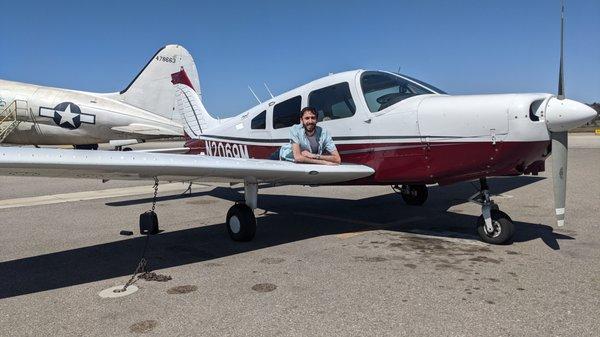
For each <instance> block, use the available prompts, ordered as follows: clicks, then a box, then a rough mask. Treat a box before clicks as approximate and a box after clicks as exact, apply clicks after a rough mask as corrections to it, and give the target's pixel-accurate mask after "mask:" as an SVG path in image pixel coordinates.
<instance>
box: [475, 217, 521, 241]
mask: <svg viewBox="0 0 600 337" xmlns="http://www.w3.org/2000/svg"><path fill="white" fill-rule="evenodd" d="M490 220H491V221H490V222H491V223H490V224H489V225H487V224H486V222H485V218H484V217H483V215H480V216H479V218H477V234H479V237H480V238H481V240H482V241H484V242H487V243H491V244H495V245H501V244H504V243H507V242H508V241H509V240H510V239H511V238H512V236H513V234H514V232H515V225H514V224H513V222H512V220H511V219H510V217H509V216H508V215H507V214H506V213H504V212H502V211H500V210H496V209H493V210H491V211H490Z"/></svg>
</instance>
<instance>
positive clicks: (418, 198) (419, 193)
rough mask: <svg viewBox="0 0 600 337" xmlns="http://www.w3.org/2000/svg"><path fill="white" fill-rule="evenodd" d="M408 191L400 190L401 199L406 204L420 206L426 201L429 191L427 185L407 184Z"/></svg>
mask: <svg viewBox="0 0 600 337" xmlns="http://www.w3.org/2000/svg"><path fill="white" fill-rule="evenodd" d="M407 189H408V192H406V193H405V192H402V193H401V194H402V199H404V202H405V203H406V204H407V205H411V206H421V205H423V204H424V203H425V201H427V196H428V195H429V192H428V190H427V185H408V186H407Z"/></svg>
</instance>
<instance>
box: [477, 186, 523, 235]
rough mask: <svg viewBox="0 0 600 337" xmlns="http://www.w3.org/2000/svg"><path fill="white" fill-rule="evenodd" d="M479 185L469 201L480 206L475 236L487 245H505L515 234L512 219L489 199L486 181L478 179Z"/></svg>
mask: <svg viewBox="0 0 600 337" xmlns="http://www.w3.org/2000/svg"><path fill="white" fill-rule="evenodd" d="M479 184H480V186H481V190H480V191H479V192H478V193H476V194H475V195H473V196H472V197H471V198H470V199H469V200H471V201H473V202H475V203H477V204H479V205H481V213H482V215H481V216H479V218H477V234H479V237H480V238H481V240H483V241H484V242H487V243H492V244H496V245H499V244H504V243H507V242H508V241H509V240H510V239H511V238H512V236H513V234H514V232H515V225H514V224H513V221H512V219H511V218H510V217H509V216H508V215H507V214H506V213H504V212H502V211H501V210H500V209H499V208H498V205H497V204H496V203H494V201H493V200H491V199H490V192H489V186H488V184H487V179H486V178H481V179H479Z"/></svg>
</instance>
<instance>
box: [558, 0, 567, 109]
mask: <svg viewBox="0 0 600 337" xmlns="http://www.w3.org/2000/svg"><path fill="white" fill-rule="evenodd" d="M564 28H565V2H564V0H563V1H561V7H560V66H559V68H558V95H557V96H556V97H557V98H558V99H564V98H565V84H564V82H565V74H564V72H563V46H564V43H563V41H564V38H563V37H564Z"/></svg>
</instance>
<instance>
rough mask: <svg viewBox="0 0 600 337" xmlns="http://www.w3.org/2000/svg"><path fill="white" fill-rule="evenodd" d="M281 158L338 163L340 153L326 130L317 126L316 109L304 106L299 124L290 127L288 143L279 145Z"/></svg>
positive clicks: (303, 161)
mask: <svg viewBox="0 0 600 337" xmlns="http://www.w3.org/2000/svg"><path fill="white" fill-rule="evenodd" d="M279 155H280V158H281V159H284V160H289V161H293V162H296V163H306V164H323V165H339V164H340V162H341V161H342V160H341V159H340V154H339V153H338V151H337V148H336V147H335V144H333V140H332V139H331V136H330V135H329V133H328V132H327V130H325V129H323V128H322V127H320V126H317V111H316V110H315V108H311V107H306V108H304V109H302V111H301V112H300V124H296V125H294V126H292V128H291V129H290V143H289V144H286V145H284V146H282V147H281V149H280V151H279Z"/></svg>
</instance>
